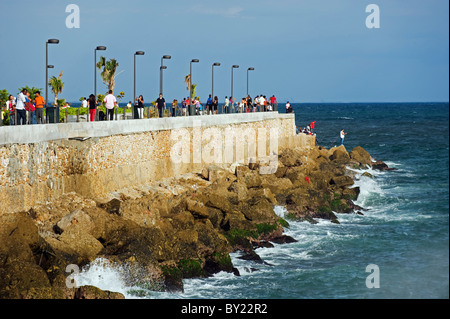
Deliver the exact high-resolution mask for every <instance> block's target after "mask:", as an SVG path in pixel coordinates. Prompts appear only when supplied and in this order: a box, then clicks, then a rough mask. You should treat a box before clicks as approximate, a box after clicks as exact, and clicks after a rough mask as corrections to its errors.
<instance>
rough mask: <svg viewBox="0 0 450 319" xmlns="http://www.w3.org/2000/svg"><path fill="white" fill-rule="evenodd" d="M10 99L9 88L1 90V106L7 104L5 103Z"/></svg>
mask: <svg viewBox="0 0 450 319" xmlns="http://www.w3.org/2000/svg"><path fill="white" fill-rule="evenodd" d="M8 100H9V93H8V91H7V90H0V108H2V107H3V105H5V103H6V102H7V101H8Z"/></svg>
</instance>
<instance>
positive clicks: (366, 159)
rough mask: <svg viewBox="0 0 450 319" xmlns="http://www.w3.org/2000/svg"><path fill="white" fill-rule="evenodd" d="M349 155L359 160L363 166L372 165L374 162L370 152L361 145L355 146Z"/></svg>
mask: <svg viewBox="0 0 450 319" xmlns="http://www.w3.org/2000/svg"><path fill="white" fill-rule="evenodd" d="M349 155H350V158H351V159H352V160H355V161H356V162H358V163H359V165H360V166H361V167H366V166H370V165H371V164H372V158H371V156H370V154H369V153H368V152H367V151H366V150H365V149H363V148H362V147H361V146H357V147H355V148H354V149H353V150H352V151H351V152H350V154H349Z"/></svg>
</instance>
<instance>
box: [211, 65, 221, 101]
mask: <svg viewBox="0 0 450 319" xmlns="http://www.w3.org/2000/svg"><path fill="white" fill-rule="evenodd" d="M215 66H220V63H219V62H216V63H214V64H213V65H212V81H211V83H212V84H211V86H212V87H211V96H212V98H213V99H214V67H215Z"/></svg>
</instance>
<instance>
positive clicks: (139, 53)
mask: <svg viewBox="0 0 450 319" xmlns="http://www.w3.org/2000/svg"><path fill="white" fill-rule="evenodd" d="M144 54H145V52H144V51H136V52H135V53H134V95H133V104H132V108H133V109H132V110H131V114H132V115H131V118H132V119H134V117H135V111H136V107H135V105H136V55H144Z"/></svg>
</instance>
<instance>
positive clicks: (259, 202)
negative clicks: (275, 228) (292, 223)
mask: <svg viewBox="0 0 450 319" xmlns="http://www.w3.org/2000/svg"><path fill="white" fill-rule="evenodd" d="M241 211H242V214H243V215H244V216H245V219H247V220H249V221H252V222H254V223H274V222H275V221H276V220H277V218H278V216H277V215H276V214H275V211H274V210H273V205H272V204H271V203H270V202H269V201H268V200H267V199H266V198H265V197H259V198H258V197H256V198H252V199H250V201H248V203H242V208H241Z"/></svg>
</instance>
